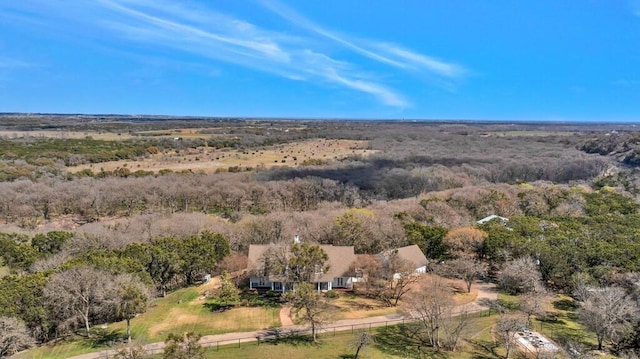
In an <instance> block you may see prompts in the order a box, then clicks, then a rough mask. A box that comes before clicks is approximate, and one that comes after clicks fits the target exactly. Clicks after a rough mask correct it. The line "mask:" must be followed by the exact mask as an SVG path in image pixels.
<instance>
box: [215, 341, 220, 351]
mask: <svg viewBox="0 0 640 359" xmlns="http://www.w3.org/2000/svg"><path fill="white" fill-rule="evenodd" d="M218 350H220V341H217V342H216V351H218Z"/></svg>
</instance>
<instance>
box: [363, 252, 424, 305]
mask: <svg viewBox="0 0 640 359" xmlns="http://www.w3.org/2000/svg"><path fill="white" fill-rule="evenodd" d="M414 267H415V266H414V265H413V264H412V263H410V262H409V261H406V260H403V259H402V258H400V257H399V256H398V253H397V252H396V251H391V252H390V253H389V254H388V255H386V256H384V258H383V259H382V260H381V264H380V267H379V269H378V271H377V273H376V278H375V282H374V286H375V288H376V289H375V291H376V292H377V293H378V296H379V297H380V299H381V300H382V301H383V302H385V303H386V304H387V305H388V306H394V307H395V306H397V305H398V302H399V301H400V299H402V297H403V296H404V295H405V294H407V293H408V292H409V291H410V290H411V284H413V283H415V282H417V281H418V280H419V279H420V276H419V274H417V273H415V268H414Z"/></svg>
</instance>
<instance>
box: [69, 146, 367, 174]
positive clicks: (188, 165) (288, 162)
mask: <svg viewBox="0 0 640 359" xmlns="http://www.w3.org/2000/svg"><path fill="white" fill-rule="evenodd" d="M367 148H368V142H367V141H356V140H325V139H313V140H306V141H300V142H293V143H288V144H281V145H275V146H268V147H260V148H250V149H228V148H223V149H216V148H212V147H199V148H188V149H184V150H170V151H165V152H163V153H158V154H155V155H149V156H148V157H146V158H143V159H139V160H121V161H110V162H103V163H99V164H83V165H79V166H73V167H68V168H67V170H68V171H69V172H78V171H81V170H84V169H91V170H92V171H94V172H99V171H100V170H101V169H102V170H105V171H114V170H116V169H119V168H128V169H129V170H130V171H132V172H135V171H138V170H144V171H154V172H158V171H161V170H166V169H169V170H172V171H176V172H178V171H185V170H191V171H194V172H200V171H202V172H207V173H210V172H216V171H227V170H228V169H229V167H232V168H235V169H237V170H245V169H248V168H271V167H275V166H289V167H297V166H300V165H304V164H305V163H307V164H309V163H317V161H322V162H329V161H332V160H337V159H340V158H344V157H346V156H349V155H364V156H366V155H369V154H372V153H373V152H374V151H373V150H369V149H367ZM305 161H306V162H305Z"/></svg>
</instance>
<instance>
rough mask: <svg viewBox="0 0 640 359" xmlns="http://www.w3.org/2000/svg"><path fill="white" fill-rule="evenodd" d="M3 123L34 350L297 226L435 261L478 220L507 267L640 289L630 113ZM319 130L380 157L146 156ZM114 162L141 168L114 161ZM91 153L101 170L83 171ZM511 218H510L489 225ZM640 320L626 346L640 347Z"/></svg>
mask: <svg viewBox="0 0 640 359" xmlns="http://www.w3.org/2000/svg"><path fill="white" fill-rule="evenodd" d="M176 129H191V130H194V131H197V133H198V134H199V137H196V136H193V137H188V136H183V135H181V133H183V132H176ZM0 130H1V132H0V135H1V138H0V181H1V182H0V232H2V233H0V253H1V256H2V264H3V265H4V267H3V269H4V273H3V277H2V278H1V279H0V316H2V317H3V318H4V317H7V318H15V319H16V320H18V321H19V323H20V325H22V326H23V327H21V328H22V330H23V331H24V334H25V335H26V336H28V337H30V338H32V342H29V341H25V342H24V343H25V345H24V347H28V346H29V345H31V344H33V343H46V342H49V341H52V340H56V339H57V338H62V337H64V336H65V335H68V333H73V332H77V331H78V330H83V329H86V330H87V333H88V331H89V328H90V326H91V325H93V324H96V323H104V322H111V321H117V320H123V319H130V317H128V314H127V313H123V312H122V311H121V310H118V308H121V307H119V306H118V305H117V303H122V302H123V301H126V300H127V299H126V298H127V297H126V296H125V297H123V296H122V293H123V291H122V288H128V289H127V290H133V289H131V288H134V289H135V288H143V289H144V290H147V291H149V292H150V293H151V294H148V295H149V296H162V295H163V294H166V293H167V292H168V291H171V290H174V289H176V288H180V287H184V286H188V285H192V284H194V283H196V282H198V281H200V280H201V279H202V277H203V276H204V275H205V274H218V273H221V272H222V271H223V270H229V271H233V270H238V269H242V268H241V267H242V265H239V264H238V262H242V261H234V260H231V259H234V258H235V259H238V258H241V257H242V256H246V254H247V250H248V246H249V245H250V244H268V243H280V242H287V241H291V239H292V238H293V236H294V234H299V235H300V237H301V238H303V239H304V240H305V241H308V242H311V243H319V244H334V245H352V246H354V247H355V251H356V253H357V254H376V253H379V252H380V251H382V250H386V249H390V248H397V247H400V246H404V245H408V244H417V245H418V246H420V248H421V249H422V251H423V252H424V254H425V255H426V256H427V258H428V259H429V260H430V263H433V264H434V266H435V265H436V264H437V263H440V262H443V261H445V262H446V261H449V260H454V259H456V258H458V257H459V251H460V248H459V247H457V245H456V243H454V242H453V241H452V238H454V237H456V236H459V235H460V234H461V233H465V232H464V231H472V230H477V231H481V232H483V233H484V234H483V235H482V236H481V237H482V241H481V243H478V244H477V245H475V247H474V248H473V250H472V257H473V258H474V260H478V261H481V262H483V263H486V264H487V266H488V268H489V271H488V276H489V277H490V278H492V279H494V280H495V279H496V278H499V277H500V273H501V271H503V270H504V268H506V267H508V265H509V264H510V263H513V261H514V260H517V259H519V258H532V259H533V260H535V261H536V263H537V266H538V270H539V273H540V276H541V280H542V283H543V284H544V286H545V287H546V288H547V289H548V290H550V291H555V292H559V293H564V294H567V295H574V294H575V291H576V289H577V288H578V285H579V284H584V283H589V284H590V285H593V286H601V287H610V286H616V287H621V288H624V289H625V291H626V292H627V293H628V294H629V295H631V296H634V297H636V296H638V295H639V294H640V293H638V290H639V289H640V288H638V283H640V282H639V280H640V260H639V259H640V230H639V228H640V227H639V226H638V225H639V224H640V204H639V203H638V201H637V196H638V181H639V180H640V177H639V176H638V172H637V169H636V166H637V165H638V164H640V161H638V159H637V158H638V156H639V155H638V153H640V152H638V151H640V149H637V147H636V146H637V143H639V141H640V140H639V139H640V137H639V135H638V133H637V132H634V128H632V127H630V126H624V125H583V124H549V123H539V124H537V123H531V124H527V123H521V124H506V123H471V122H469V123H467V122H454V123H447V122H436V121H434V122H389V121H337V120H331V121H320V120H318V121H309V120H300V121H292V120H279V119H264V120H257V119H256V120H241V119H199V118H189V119H175V118H126V117H118V116H95V117H83V116H44V115H43V116H40V117H34V118H32V117H21V116H18V115H5V116H2V117H0ZM45 131H46V134H44V133H45ZM74 134H75V135H74ZM107 135H108V136H110V137H106V136H107ZM106 138H108V139H106ZM308 139H325V140H332V139H348V140H359V141H366V143H367V147H366V148H367V150H369V151H370V153H369V154H366V155H363V154H359V153H354V154H353V155H350V156H346V157H341V158H317V159H313V160H308V161H306V163H304V164H300V165H297V166H293V165H292V166H287V165H281V166H273V167H265V168H259V167H256V168H246V169H245V170H241V171H233V170H230V168H224V169H223V170H219V169H216V168H212V170H211V171H202V170H193V171H192V170H184V169H182V170H174V169H172V168H167V169H166V170H163V171H158V172H154V171H142V170H141V171H136V170H135V166H134V165H135V163H136V161H143V160H144V159H146V158H151V157H154V156H155V157H158V156H163V154H168V153H176V152H177V153H183V152H184V153H187V152H188V151H191V150H196V149H202V148H215V149H235V150H241V151H255V152H257V151H260V150H263V149H266V148H268V147H269V146H286V145H287V144H291V143H296V142H300V141H305V140H308ZM181 151H183V152H181ZM109 161H130V163H131V164H130V165H129V166H128V167H127V168H124V167H123V168H120V169H119V170H115V171H104V170H98V169H99V168H100V164H101V163H107V162H109ZM79 164H93V165H94V168H95V170H84V171H76V172H72V171H70V170H69V169H70V168H71V167H72V166H76V165H79ZM212 166H213V165H212ZM494 214H495V215H499V216H502V217H505V218H508V225H505V224H504V223H502V222H500V221H491V222H488V223H486V224H482V225H479V224H478V223H477V221H478V220H479V219H481V218H484V217H486V216H489V215H494ZM465 250H466V249H465ZM96 278H101V279H96ZM104 278H110V279H108V280H104ZM69 282H83V283H93V285H88V286H87V288H80V289H79V290H81V291H86V292H87V293H91V294H90V295H91V296H93V299H92V300H94V302H95V303H96V305H92V306H90V307H86V308H82V307H80V308H79V309H78V310H73V309H70V308H74V305H76V304H73V303H74V299H73V298H71V295H70V294H69V295H64V293H69V288H70V287H69V286H70V284H69ZM104 283H108V284H109V285H107V284H104ZM118 288H120V289H118ZM143 289H140V291H143ZM136 290H137V289H136ZM67 297H69V298H67ZM51 298H59V299H60V298H64V300H62V299H60V300H51ZM63 304H64V305H63ZM78 313H80V314H78ZM633 320H634V322H633V324H634V326H633V328H631V329H629V330H628V331H626V332H625V333H624V338H622V339H620V340H619V341H618V342H616V343H617V346H616V350H622V349H629V348H631V349H637V345H638V341H637V337H638V336H639V335H640V331H638V330H637V328H640V326H639V325H638V324H640V317H634V319H633Z"/></svg>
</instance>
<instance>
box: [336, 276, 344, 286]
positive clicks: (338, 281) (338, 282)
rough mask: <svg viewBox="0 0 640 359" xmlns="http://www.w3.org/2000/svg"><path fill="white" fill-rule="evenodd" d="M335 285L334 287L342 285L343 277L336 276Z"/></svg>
mask: <svg viewBox="0 0 640 359" xmlns="http://www.w3.org/2000/svg"><path fill="white" fill-rule="evenodd" d="M337 279H338V280H337V285H336V287H344V278H343V277H338V278H337Z"/></svg>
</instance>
